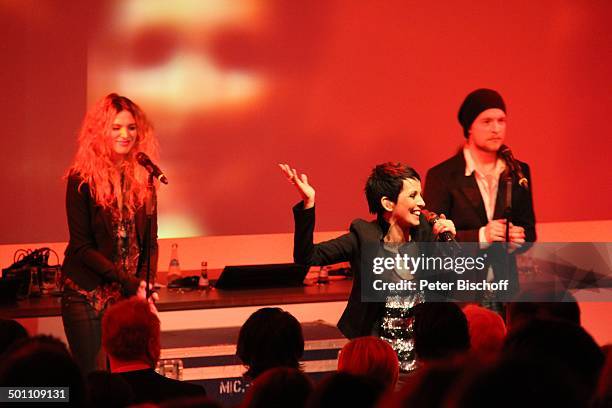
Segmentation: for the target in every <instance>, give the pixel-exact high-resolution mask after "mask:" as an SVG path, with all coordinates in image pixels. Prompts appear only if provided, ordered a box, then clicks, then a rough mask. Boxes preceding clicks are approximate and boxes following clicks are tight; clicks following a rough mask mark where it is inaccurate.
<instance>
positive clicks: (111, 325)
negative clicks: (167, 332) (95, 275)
mask: <svg viewBox="0 0 612 408" xmlns="http://www.w3.org/2000/svg"><path fill="white" fill-rule="evenodd" d="M102 344H103V346H104V349H105V350H106V352H107V354H108V356H109V360H110V365H111V371H112V372H113V373H116V374H118V375H119V376H120V377H121V378H123V379H124V380H125V381H126V382H127V383H128V384H129V385H130V387H131V388H132V391H133V393H134V403H142V402H160V401H164V400H168V399H173V398H178V397H186V396H202V395H205V394H206V391H205V390H204V388H202V387H201V386H198V385H195V384H190V383H188V382H183V381H178V380H173V379H170V378H166V377H164V376H163V375H160V374H157V373H156V372H155V370H154V368H155V366H156V364H157V361H158V360H159V355H160V351H161V348H160V322H159V318H158V317H157V314H156V311H155V310H154V306H152V304H151V303H148V302H147V301H145V300H142V299H138V298H135V297H134V298H130V299H127V300H123V301H120V302H118V303H116V304H115V305H113V306H111V307H110V308H109V309H108V310H107V311H106V313H105V314H104V318H103V319H102Z"/></svg>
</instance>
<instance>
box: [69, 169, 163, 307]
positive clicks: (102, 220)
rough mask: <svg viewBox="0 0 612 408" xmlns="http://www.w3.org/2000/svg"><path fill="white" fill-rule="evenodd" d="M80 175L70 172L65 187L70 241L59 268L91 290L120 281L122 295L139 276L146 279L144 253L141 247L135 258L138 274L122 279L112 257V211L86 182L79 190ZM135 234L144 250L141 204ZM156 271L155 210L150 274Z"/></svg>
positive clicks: (114, 247) (133, 286) (132, 289)
mask: <svg viewBox="0 0 612 408" xmlns="http://www.w3.org/2000/svg"><path fill="white" fill-rule="evenodd" d="M80 183H81V178H80V177H79V176H78V175H74V174H73V175H71V176H70V177H69V178H68V187H67V190H66V214H67V218H68V230H69V233H70V241H69V242H68V247H67V248H66V251H65V256H64V263H63V265H62V271H63V273H64V274H65V276H66V277H69V278H70V279H72V280H73V281H74V282H75V283H76V284H77V285H78V286H79V287H81V288H83V289H85V290H87V291H90V290H93V289H95V288H96V287H98V286H99V285H101V284H102V283H106V282H120V283H121V284H122V286H123V289H124V295H126V296H129V295H132V294H135V293H136V289H137V288H138V284H139V282H140V280H141V279H145V278H146V267H147V265H146V259H147V258H146V254H145V253H144V252H145V251H144V250H141V252H140V256H139V258H138V272H137V275H136V276H134V277H133V278H130V279H127V280H126V279H121V278H120V277H119V275H118V274H117V272H116V270H115V265H114V264H113V262H112V259H113V257H114V255H115V254H116V251H117V243H116V239H115V236H114V235H113V227H112V219H111V214H110V213H109V212H108V211H106V210H104V208H102V207H101V206H99V205H98V204H96V202H95V199H94V197H92V195H91V193H90V190H89V185H87V184H83V185H82V186H81V191H79V188H78V187H79V184H80ZM135 218H136V220H135V223H136V235H137V237H138V244H139V246H140V248H141V249H144V238H145V227H146V213H145V208H144V206H143V207H141V208H139V209H138V210H137V211H136V215H135ZM156 272H157V211H155V212H154V214H153V220H152V228H151V277H152V278H154V277H155V274H156Z"/></svg>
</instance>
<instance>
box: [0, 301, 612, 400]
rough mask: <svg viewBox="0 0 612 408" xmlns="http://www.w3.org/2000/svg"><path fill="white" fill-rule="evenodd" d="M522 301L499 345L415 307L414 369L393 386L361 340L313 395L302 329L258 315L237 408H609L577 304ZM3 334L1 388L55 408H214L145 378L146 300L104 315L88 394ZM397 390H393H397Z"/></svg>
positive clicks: (57, 354)
mask: <svg viewBox="0 0 612 408" xmlns="http://www.w3.org/2000/svg"><path fill="white" fill-rule="evenodd" d="M520 296H523V297H522V298H521V299H523V300H525V299H528V298H529V299H531V298H533V296H540V298H542V299H545V300H546V302H535V301H523V302H517V303H513V304H510V305H508V308H507V313H508V317H509V319H510V321H511V323H510V325H509V330H508V332H507V333H506V330H505V326H504V322H503V321H502V319H501V318H500V317H499V316H498V315H497V314H495V313H494V312H491V311H490V310H487V309H484V308H482V307H480V306H475V305H468V306H466V307H464V309H463V310H461V309H460V308H459V306H457V305H456V304H453V303H433V302H426V303H423V304H419V305H417V306H415V307H414V308H413V310H412V312H411V313H412V317H413V321H412V324H413V329H414V330H413V331H414V347H415V353H416V356H417V359H418V362H419V365H418V369H417V370H416V371H414V372H413V373H411V374H409V375H403V376H402V378H401V381H398V375H399V364H398V359H397V355H396V354H395V352H394V351H393V349H392V348H391V346H390V345H389V344H388V343H387V342H385V341H384V340H382V339H379V338H377V337H370V336H368V337H360V338H356V339H353V340H352V341H350V342H348V343H346V345H345V346H344V347H343V348H342V350H341V351H340V353H339V356H338V370H337V372H335V373H332V374H330V375H328V376H327V377H325V378H323V380H321V381H320V382H318V383H316V384H313V383H312V382H311V380H310V379H309V377H308V376H307V375H306V374H305V373H303V372H302V371H301V367H300V359H301V358H302V355H303V353H304V337H303V333H302V327H301V325H300V323H299V322H298V321H297V319H295V317H293V316H292V315H291V314H290V313H288V312H286V311H283V310H282V309H280V308H273V307H272V308H271V307H266V308H262V309H260V310H258V311H256V312H255V313H253V314H252V315H251V316H250V317H249V318H248V319H247V321H246V322H245V323H244V325H243V326H242V328H241V329H240V333H239V336H238V345H237V353H236V354H237V355H238V357H239V358H240V359H241V361H242V362H243V363H244V364H245V366H246V367H247V372H246V373H245V376H246V377H247V379H249V380H251V381H252V383H251V386H250V387H249V389H248V391H247V393H246V396H245V399H244V401H243V402H242V404H241V405H240V407H244V408H259V407H266V408H275V407H297V408H300V407H304V408H306V407H308V408H327V407H329V408H332V407H333V408H336V407H345V406H350V407H357V408H359V407H363V408H369V407H377V406H378V407H390V408H400V407H402V408H403V407H406V408H408V407H424V408H430V407H431V408H434V407H440V406H444V407H451V408H452V407H455V408H463V407H477V408H478V407H483V408H484V407H487V408H488V407H490V406H495V407H517V406H519V407H520V406H555V407H589V408H604V407H609V406H612V354H611V353H608V354H607V355H606V354H604V351H603V350H604V348H601V347H599V346H598V345H597V344H596V343H595V341H594V340H593V338H592V337H591V336H590V335H589V334H588V333H587V332H586V331H585V330H584V329H583V328H582V327H581V326H580V310H579V308H578V305H577V303H576V302H571V301H569V302H568V301H567V300H568V299H569V300H571V298H568V297H567V295H566V294H563V295H558V294H554V293H553V294H552V295H550V296H549V297H546V296H548V295H546V294H543V292H533V291H532V292H530V293H528V294H521V295H520ZM525 296H527V297H525ZM560 296H562V297H560ZM558 300H563V302H558ZM0 329H2V331H0V345H1V346H3V347H5V348H6V350H5V352H4V353H3V354H2V358H0V387H9V386H12V387H15V386H23V387H32V386H44V387H54V386H55V387H69V389H70V391H69V393H70V394H69V395H70V402H69V403H68V404H66V403H62V404H61V406H78V407H81V406H92V407H105V408H112V407H125V406H132V405H133V404H140V405H139V406H142V407H162V408H186V407H205V408H220V407H222V405H220V404H219V403H218V402H216V401H212V400H210V399H208V398H207V397H206V393H205V390H204V388H202V387H201V386H198V385H194V384H190V383H187V382H182V381H177V380H172V379H169V378H166V377H164V376H161V375H159V374H157V373H156V372H155V371H154V367H155V366H156V365H157V362H158V360H159V357H160V352H161V347H160V320H159V318H158V316H157V311H156V310H155V307H154V305H152V304H151V303H149V302H147V301H145V300H142V299H137V298H131V299H128V300H124V301H121V302H118V303H117V304H115V305H113V306H111V307H110V308H109V309H108V310H107V311H106V313H105V315H104V318H103V321H102V341H103V346H104V348H105V350H106V352H107V354H108V355H109V358H110V366H111V371H112V373H109V372H104V371H98V372H93V373H91V374H90V375H88V377H87V381H86V382H85V381H84V379H83V377H82V374H81V371H80V369H79V367H78V366H77V364H76V363H75V361H74V359H73V358H72V357H71V356H70V354H69V351H68V349H67V347H66V346H65V344H64V343H62V342H61V341H60V340H58V339H55V338H53V337H50V336H35V337H30V338H28V337H27V333H26V332H25V329H23V327H22V326H21V325H19V324H18V323H17V322H14V321H8V320H0ZM607 349H609V347H608V348H606V350H607ZM396 384H397V387H400V386H401V387H402V388H401V389H399V390H397V391H396V390H394V388H395V387H396ZM394 391H395V392H394ZM16 406H21V405H16Z"/></svg>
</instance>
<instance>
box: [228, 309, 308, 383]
mask: <svg viewBox="0 0 612 408" xmlns="http://www.w3.org/2000/svg"><path fill="white" fill-rule="evenodd" d="M303 354H304V335H303V333H302V326H301V325H300V322H298V321H297V319H296V318H295V317H293V315H291V313H289V312H286V311H284V310H283V309H281V308H279V307H264V308H262V309H259V310H258V311H256V312H255V313H253V314H252V315H251V316H249V318H248V319H247V321H246V322H244V324H243V325H242V327H241V328H240V333H239V334H238V344H237V347H236V355H237V356H238V358H240V360H241V361H242V362H243V363H244V365H246V366H247V367H248V371H247V372H246V373H245V376H247V377H249V378H251V379H254V378H256V377H257V376H258V375H259V374H261V373H263V372H264V371H266V370H267V369H270V368H274V367H289V368H296V369H297V368H299V367H300V364H299V360H300V358H302V355H303Z"/></svg>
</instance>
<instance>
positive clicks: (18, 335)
mask: <svg viewBox="0 0 612 408" xmlns="http://www.w3.org/2000/svg"><path fill="white" fill-rule="evenodd" d="M26 337H28V332H27V331H26V329H25V328H24V327H23V326H22V325H21V324H20V323H19V322H17V321H15V320H9V319H0V354H2V353H4V351H5V350H6V349H7V348H9V347H10V346H11V344H13V343H15V342H16V341H17V340H20V339H25V338H26Z"/></svg>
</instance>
